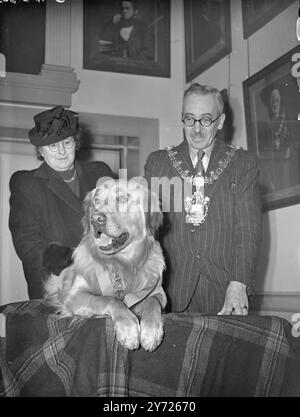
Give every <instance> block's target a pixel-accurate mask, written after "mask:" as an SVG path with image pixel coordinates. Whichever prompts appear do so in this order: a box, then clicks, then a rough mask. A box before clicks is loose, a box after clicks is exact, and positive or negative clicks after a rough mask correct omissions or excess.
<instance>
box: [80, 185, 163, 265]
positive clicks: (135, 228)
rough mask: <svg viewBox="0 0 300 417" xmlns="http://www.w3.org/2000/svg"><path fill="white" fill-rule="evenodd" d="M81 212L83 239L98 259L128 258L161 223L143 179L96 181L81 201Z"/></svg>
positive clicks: (155, 199)
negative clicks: (98, 256)
mask: <svg viewBox="0 0 300 417" xmlns="http://www.w3.org/2000/svg"><path fill="white" fill-rule="evenodd" d="M84 211H85V215H84V218H83V226H84V230H85V237H86V238H88V239H89V240H90V241H91V240H92V241H93V246H94V248H96V250H97V252H98V253H99V254H101V255H102V256H106V255H109V256H111V255H116V254H121V253H122V254H125V255H126V256H128V257H129V258H130V257H131V256H132V255H133V254H134V251H135V250H138V246H139V245H140V244H141V242H142V241H143V240H144V239H145V238H147V237H149V236H152V235H154V233H155V231H156V230H157V229H158V227H159V226H160V225H161V223H162V213H161V210H160V207H159V201H158V198H157V196H156V195H155V194H153V193H150V191H149V190H148V187H147V182H146V180H145V179H143V178H140V179H135V180H129V181H125V180H121V179H120V180H113V179H109V180H107V179H106V180H101V179H99V180H98V182H97V186H96V188H95V189H94V190H92V191H91V192H90V193H88V194H87V196H86V198H85V200H84ZM90 243H92V242H90Z"/></svg>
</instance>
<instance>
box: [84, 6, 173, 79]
mask: <svg viewBox="0 0 300 417" xmlns="http://www.w3.org/2000/svg"><path fill="white" fill-rule="evenodd" d="M83 68H84V69H90V70H96V71H109V72H119V73H127V74H139V75H148V76H157V77H166V78H169V77H170V0H134V1H120V0H83Z"/></svg>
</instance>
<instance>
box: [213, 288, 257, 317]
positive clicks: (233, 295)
mask: <svg viewBox="0 0 300 417" xmlns="http://www.w3.org/2000/svg"><path fill="white" fill-rule="evenodd" d="M246 288H247V287H246V285H245V284H243V283H242V282H239V281H230V282H229V284H228V287H227V290H226V296H225V302H224V305H223V308H222V310H221V311H220V312H219V313H218V315H227V316H228V315H230V314H240V315H243V316H247V314H248V307H249V303H248V296H247V291H246Z"/></svg>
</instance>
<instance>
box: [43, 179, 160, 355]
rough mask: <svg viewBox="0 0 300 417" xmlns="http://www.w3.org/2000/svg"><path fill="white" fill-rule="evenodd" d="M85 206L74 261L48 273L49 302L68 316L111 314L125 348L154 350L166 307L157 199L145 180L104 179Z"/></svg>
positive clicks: (157, 342) (99, 181)
mask: <svg viewBox="0 0 300 417" xmlns="http://www.w3.org/2000/svg"><path fill="white" fill-rule="evenodd" d="M150 197H151V198H150ZM149 201H151V207H149V210H148V203H149ZM83 207H84V212H85V214H84V217H83V226H84V234H83V238H82V240H81V242H80V243H79V245H78V246H77V248H76V249H75V250H74V253H73V257H72V259H73V263H72V264H71V265H70V266H68V267H67V268H65V269H64V270H63V271H62V272H61V273H60V274H59V275H58V276H56V275H53V274H51V275H50V277H49V279H48V280H47V281H46V283H45V298H47V299H49V300H52V302H54V303H55V304H56V305H58V306H59V310H60V312H61V314H62V315H64V316H72V315H80V316H87V317H90V316H109V317H110V318H111V319H112V321H113V324H114V331H115V333H116V336H117V339H118V341H119V342H120V343H121V344H122V345H124V346H125V347H126V348H128V349H137V348H138V347H139V345H140V344H141V345H142V347H143V348H144V349H146V350H149V351H153V350H154V349H156V347H157V346H159V344H160V343H161V341H162V338H163V319H162V314H161V313H162V310H163V309H164V308H165V306H166V295H165V292H164V290H163V288H162V273H163V270H164V268H165V262H164V258H163V254H162V250H161V247H160V245H159V243H158V242H157V241H156V240H155V238H154V233H155V230H157V228H158V227H159V226H160V224H161V222H162V213H161V211H160V208H159V202H158V199H157V197H156V196H155V195H153V194H151V195H150V192H149V196H148V188H147V187H146V186H145V184H144V183H143V180H140V181H133V180H130V181H125V180H112V179H109V180H108V179H106V181H102V179H100V180H98V183H97V186H96V188H95V189H94V190H92V191H91V192H89V193H88V194H87V196H86V198H85V200H84V204H83Z"/></svg>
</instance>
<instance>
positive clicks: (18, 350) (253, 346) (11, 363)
mask: <svg viewBox="0 0 300 417" xmlns="http://www.w3.org/2000/svg"><path fill="white" fill-rule="evenodd" d="M0 313H1V314H2V318H3V316H4V317H5V334H3V331H2V336H4V337H0V396H3V397H14V396H34V397H37V396H40V397H59V396H64V397H65V396H72V397H80V396H82V397H88V396H92V397H209V396H210V397H218V396H220V397H229V396H251V397H254V396H274V397H277V396H298V397H299V396H300V340H299V339H300V338H296V337H293V335H292V328H291V324H290V323H289V322H288V321H286V320H285V319H282V318H279V317H275V316H255V315H249V316H247V317H242V316H212V315H201V314H173V313H172V314H166V315H164V322H165V337H164V340H163V342H162V344H161V345H160V346H159V347H158V348H157V349H156V350H155V351H154V352H147V351H145V350H144V349H142V348H140V349H138V350H135V351H128V350H127V349H125V348H124V347H122V346H121V345H120V344H119V343H118V342H117V340H116V338H115V335H114V333H113V328H112V322H111V320H110V319H109V318H90V319H87V318H80V317H78V318H75V319H73V320H72V319H70V318H59V317H57V316H55V315H54V314H53V309H52V307H51V306H49V305H48V304H47V303H46V302H45V301H42V300H36V301H25V302H19V303H13V304H8V305H5V306H2V307H0Z"/></svg>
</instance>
